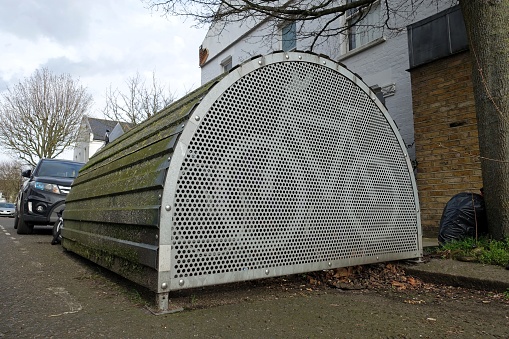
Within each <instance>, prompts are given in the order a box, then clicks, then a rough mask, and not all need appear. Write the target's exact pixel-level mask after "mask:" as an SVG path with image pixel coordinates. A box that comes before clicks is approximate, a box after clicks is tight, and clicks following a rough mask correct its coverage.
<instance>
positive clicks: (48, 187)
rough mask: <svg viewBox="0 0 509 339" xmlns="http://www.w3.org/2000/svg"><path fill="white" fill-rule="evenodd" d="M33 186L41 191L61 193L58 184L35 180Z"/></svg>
mask: <svg viewBox="0 0 509 339" xmlns="http://www.w3.org/2000/svg"><path fill="white" fill-rule="evenodd" d="M34 187H35V189H38V190H41V191H46V192H52V193H56V194H61V193H60V188H58V185H54V184H47V183H45V182H37V181H36V182H35V184H34Z"/></svg>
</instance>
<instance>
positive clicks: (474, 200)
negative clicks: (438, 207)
mask: <svg viewBox="0 0 509 339" xmlns="http://www.w3.org/2000/svg"><path fill="white" fill-rule="evenodd" d="M476 229H477V232H476ZM486 233H487V222H486V209H485V207H484V199H483V197H482V195H479V194H475V193H459V194H456V195H455V196H453V197H452V198H451V200H449V202H448V203H447V204H446V205H445V208H444V212H443V213H442V219H441V220H440V229H439V232H438V243H439V244H440V245H443V244H445V243H447V242H450V241H454V240H462V239H464V238H467V237H475V236H476V235H482V234H486Z"/></svg>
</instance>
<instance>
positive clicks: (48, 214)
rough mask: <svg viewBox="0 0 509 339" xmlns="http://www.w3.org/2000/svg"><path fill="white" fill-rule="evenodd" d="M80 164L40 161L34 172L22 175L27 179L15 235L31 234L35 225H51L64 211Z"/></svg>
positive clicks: (22, 192) (19, 194)
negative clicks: (59, 213) (66, 199)
mask: <svg viewBox="0 0 509 339" xmlns="http://www.w3.org/2000/svg"><path fill="white" fill-rule="evenodd" d="M83 165H84V164H83V163H80V162H74V161H68V160H58V159H41V160H40V161H39V163H38V164H37V166H36V167H35V169H34V170H33V171H32V170H26V171H23V172H22V173H21V175H22V176H23V177H25V178H29V180H28V181H26V182H25V183H24V184H23V186H22V187H21V190H20V191H19V193H18V197H17V199H16V214H15V216H14V228H17V232H18V234H30V233H32V232H33V230H34V225H53V224H54V223H55V222H56V221H57V220H58V217H57V212H60V211H61V210H63V209H64V207H65V197H66V196H67V194H68V193H69V191H70V190H71V184H72V182H73V181H74V178H76V177H77V176H78V171H79V170H80V168H81V167H82V166H83Z"/></svg>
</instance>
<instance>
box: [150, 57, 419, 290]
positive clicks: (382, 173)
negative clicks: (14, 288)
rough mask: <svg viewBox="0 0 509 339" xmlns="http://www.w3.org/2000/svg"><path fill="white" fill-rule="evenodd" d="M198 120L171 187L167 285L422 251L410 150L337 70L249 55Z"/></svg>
mask: <svg viewBox="0 0 509 339" xmlns="http://www.w3.org/2000/svg"><path fill="white" fill-rule="evenodd" d="M324 63H325V64H324ZM191 120H192V122H193V124H189V125H188V126H187V127H186V132H187V133H185V135H183V136H182V138H181V141H180V143H181V145H180V148H179V149H180V155H177V156H176V158H174V159H173V160H172V164H171V166H170V167H171V168H172V170H170V174H177V175H176V176H175V177H174V178H171V177H170V178H169V179H168V181H167V183H168V184H169V185H170V186H171V187H167V188H165V195H166V196H165V200H166V201H167V202H170V205H171V208H170V209H169V210H170V212H169V213H168V214H167V215H166V216H163V218H166V221H165V222H166V223H167V224H168V225H170V228H169V231H168V232H167V237H166V238H164V237H163V238H164V239H167V244H168V252H169V258H160V260H161V263H162V265H161V266H160V267H161V268H164V267H167V268H168V270H169V274H166V277H168V278H169V279H170V281H169V282H168V283H169V285H170V287H171V288H172V289H178V288H189V287H195V286H202V285H208V284H216V283H224V282H230V281H238V280H246V279H253V278H260V277H266V276H272V275H282V274H291V273H297V272H304V271H312V270H317V269H324V268H331V267H340V266H349V265H353V264H363V263H370V262H376V261H381V260H394V259H401V258H414V257H418V256H420V254H421V252H420V242H419V233H420V221H419V213H418V201H417V195H416V188H415V182H414V179H413V175H412V170H411V168H410V165H409V161H408V159H407V155H406V150H405V149H404V148H403V147H402V145H403V143H402V141H401V138H400V137H399V135H398V133H397V130H396V129H395V126H394V124H393V123H392V121H391V120H390V118H388V114H387V112H386V111H385V109H384V108H383V107H382V106H381V104H380V103H379V102H378V101H377V100H376V97H375V95H374V94H373V93H372V92H370V91H369V89H368V88H367V87H366V86H365V85H364V84H363V83H362V82H361V81H360V79H358V78H356V77H355V76H354V75H353V74H351V73H350V72H348V71H347V70H346V69H344V68H342V67H341V66H339V65H337V64H335V63H332V62H331V61H330V60H326V59H323V58H320V57H318V56H315V55H306V54H302V53H291V54H288V55H285V54H275V55H272V56H271V57H270V58H267V57H266V58H260V59H255V60H252V61H250V62H249V63H247V64H246V65H243V66H242V67H240V68H238V69H235V70H234V71H232V73H230V74H229V75H228V76H227V78H225V79H223V80H222V81H221V83H220V84H218V86H216V87H214V88H213V90H212V91H211V92H210V93H209V94H208V95H207V98H205V99H204V100H203V102H202V104H201V105H200V107H199V108H198V109H197V110H196V114H195V116H194V117H193V118H192V119H191ZM169 176H170V175H169ZM163 223H164V222H163ZM162 242H163V243H164V240H163V241H162ZM163 245H164V244H163Z"/></svg>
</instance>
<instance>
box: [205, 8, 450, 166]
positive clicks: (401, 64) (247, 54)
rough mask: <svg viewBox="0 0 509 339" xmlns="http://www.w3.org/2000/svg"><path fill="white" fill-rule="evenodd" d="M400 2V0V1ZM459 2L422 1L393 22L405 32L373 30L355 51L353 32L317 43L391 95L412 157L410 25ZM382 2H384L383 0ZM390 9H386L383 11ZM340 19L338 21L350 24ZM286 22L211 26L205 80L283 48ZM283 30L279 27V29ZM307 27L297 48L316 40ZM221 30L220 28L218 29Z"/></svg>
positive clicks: (388, 104) (319, 50) (393, 110)
mask: <svg viewBox="0 0 509 339" xmlns="http://www.w3.org/2000/svg"><path fill="white" fill-rule="evenodd" d="M394 1H398V0H394ZM455 4H456V3H455V2H454V1H441V2H438V3H437V2H435V1H432V0H429V4H428V5H425V4H423V5H421V6H420V7H419V8H418V10H417V11H416V12H415V13H414V15H413V16H412V19H411V20H405V21H403V20H400V21H401V22H392V24H391V25H392V26H393V27H401V28H402V30H401V32H400V33H399V34H394V33H393V32H387V31H380V34H378V35H377V34H374V35H371V41H370V42H369V43H367V44H365V45H363V46H361V47H357V48H355V49H352V50H350V51H349V47H348V46H349V45H348V36H347V35H346V34H338V35H336V36H334V37H331V38H329V39H328V40H327V41H325V42H323V41H322V42H323V43H322V44H317V45H316V46H315V47H314V48H313V52H315V53H320V54H325V55H328V56H329V57H330V58H331V59H334V60H336V61H339V62H341V63H343V64H345V65H346V66H347V67H348V69H349V70H351V71H352V72H354V73H356V74H358V75H359V76H360V77H362V79H363V80H364V82H366V83H367V84H368V85H369V86H371V87H373V88H375V87H379V88H380V90H381V91H382V93H383V96H384V99H385V105H386V107H387V110H388V111H389V114H390V115H391V117H392V119H393V120H394V122H395V123H396V125H397V126H398V128H399V131H400V133H401V136H402V138H403V140H404V142H405V144H406V145H407V148H408V152H409V155H410V157H411V159H415V149H414V127H413V112H412V92H411V82H410V73H409V72H408V71H407V70H408V68H409V56H408V40H407V31H406V29H405V27H406V26H408V25H409V24H411V23H413V22H417V21H419V20H422V19H425V18H427V17H429V16H431V15H433V14H436V13H438V12H441V11H443V10H445V9H447V8H449V7H451V6H453V5H455ZM379 6H382V5H379ZM383 11H384V8H380V12H381V13H383ZM344 24H345V22H344V21H343V22H338V23H337V25H338V26H339V25H344ZM306 25H307V26H308V28H307V29H308V30H309V31H312V30H313V27H319V26H320V22H318V21H313V22H310V23H307V24H306ZM282 26H283V25H281V26H280V27H276V28H274V27H273V25H272V24H270V23H268V22H259V23H254V22H246V21H243V22H232V23H230V24H228V25H227V26H226V27H221V28H220V29H219V28H217V27H215V26H211V28H210V29H209V32H208V33H207V35H206V37H205V39H204V41H203V43H202V46H201V48H202V49H203V50H206V51H207V52H208V56H207V58H206V60H205V61H204V62H202V64H201V82H202V84H204V83H206V82H208V81H209V80H211V79H213V78H215V77H216V76H218V75H220V74H221V73H222V72H224V71H225V68H224V64H225V62H229V60H231V64H232V66H233V67H235V65H238V64H240V63H242V62H244V61H245V60H248V59H250V58H251V57H253V56H255V55H260V54H267V53H271V52H273V51H277V50H281V49H282V41H281V27H282ZM278 30H279V31H278ZM304 30H306V27H302V26H299V30H298V32H297V39H296V50H303V51H306V50H309V49H310V48H309V46H310V41H311V40H310V39H309V38H308V39H302V38H301V36H300V34H299V32H302V31H304ZM218 32H220V33H218Z"/></svg>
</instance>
